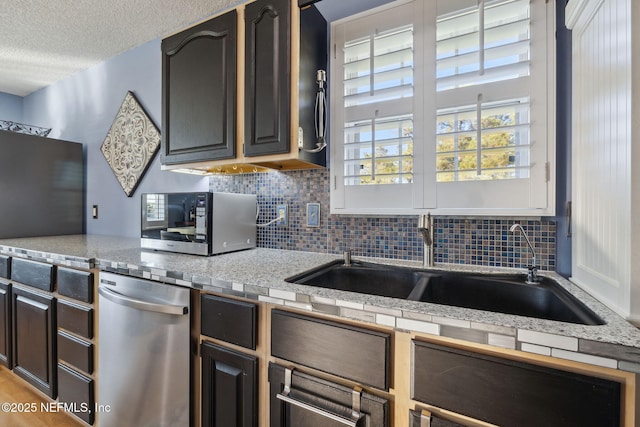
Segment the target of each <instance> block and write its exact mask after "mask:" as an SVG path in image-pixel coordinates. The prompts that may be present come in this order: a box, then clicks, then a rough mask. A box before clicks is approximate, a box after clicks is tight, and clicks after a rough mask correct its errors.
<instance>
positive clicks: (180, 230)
mask: <svg viewBox="0 0 640 427" xmlns="http://www.w3.org/2000/svg"><path fill="white" fill-rule="evenodd" d="M256 211H257V197H256V195H255V194H235V193H211V192H209V193H204V192H203V193H145V194H143V195H142V227H141V228H142V230H141V239H140V242H141V246H142V247H143V248H146V249H155V250H162V251H169V252H179V253H185V254H192V255H216V254H221V253H225V252H232V251H238V250H242V249H250V248H255V247H256V234H257V233H256Z"/></svg>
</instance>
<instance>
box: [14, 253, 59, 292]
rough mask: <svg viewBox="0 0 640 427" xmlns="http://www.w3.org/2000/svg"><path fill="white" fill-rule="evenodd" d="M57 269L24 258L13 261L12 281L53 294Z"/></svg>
mask: <svg viewBox="0 0 640 427" xmlns="http://www.w3.org/2000/svg"><path fill="white" fill-rule="evenodd" d="M55 271H56V267H55V266H54V265H51V264H46V263H44V262H38V261H31V260H27V259H22V258H13V259H12V260H11V280H15V281H16V282H19V283H22V284H24V285H29V286H33V287H34V288H38V289H42V290H43V291H49V292H53V285H54V278H55Z"/></svg>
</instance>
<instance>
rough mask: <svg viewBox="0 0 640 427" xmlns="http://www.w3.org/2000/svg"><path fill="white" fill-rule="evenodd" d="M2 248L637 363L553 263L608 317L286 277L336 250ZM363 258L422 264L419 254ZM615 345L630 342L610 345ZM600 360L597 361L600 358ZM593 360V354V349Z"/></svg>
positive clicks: (635, 344) (46, 243) (15, 244)
mask: <svg viewBox="0 0 640 427" xmlns="http://www.w3.org/2000/svg"><path fill="white" fill-rule="evenodd" d="M0 253H2V254H5V255H12V256H20V257H27V258H32V259H36V260H42V261H48V262H54V263H58V264H62V265H68V266H71V267H80V268H94V267H95V268H98V269H100V270H104V271H111V272H118V273H122V274H127V275H133V276H138V277H144V278H148V279H152V280H157V281H161V282H166V283H169V284H175V285H180V286H188V287H193V288H197V289H203V290H209V291H214V292H221V293H226V294H231V295H236V296H243V297H247V298H251V299H256V300H260V301H264V302H270V303H274V304H280V305H284V306H288V307H293V308H300V309H305V310H309V311H314V312H321V313H326V314H332V315H338V316H342V317H348V318H352V319H357V320H362V321H365V322H370V323H376V324H380V325H385V326H393V327H396V328H398V329H407V330H415V331H419V332H427V333H433V334H435V335H444V336H450V337H454V338H461V339H468V340H471V341H476V342H484V343H488V344H493V345H497V346H501V347H506V348H514V349H519V350H523V351H530V352H534V353H540V354H547V353H548V354H549V355H560V357H564V356H568V357H567V358H571V357H573V355H574V354H577V353H588V354H590V355H592V357H596V358H602V359H603V360H602V363H599V364H602V365H603V366H609V367H616V368H618V365H617V363H618V362H620V363H621V364H620V366H622V364H625V366H624V368H625V369H627V370H634V371H636V372H640V330H638V329H637V328H635V327H633V325H631V324H630V323H628V322H627V321H626V320H624V319H623V318H622V317H620V316H619V315H617V314H616V313H614V312H613V311H612V310H610V309H608V308H607V307H605V306H604V305H603V304H601V303H600V302H598V301H597V300H595V299H594V298H593V297H591V296H590V295H589V294H587V293H586V292H584V291H582V290H581V289H580V288H578V287H577V286H576V285H574V284H572V283H571V282H569V281H567V280H565V279H563V278H562V277H561V276H559V275H557V274H556V273H553V272H542V274H543V275H547V276H551V277H552V278H554V279H556V280H558V281H559V282H560V284H561V285H562V286H564V287H565V289H567V290H568V291H569V292H570V293H572V294H573V295H574V296H576V297H577V298H578V299H579V300H581V301H582V302H583V303H584V304H585V305H587V306H588V307H589V308H591V309H592V310H593V311H594V312H595V313H596V314H598V315H599V316H600V317H602V318H603V319H604V320H605V322H606V324H605V325H602V326H584V325H576V324H571V323H564V322H556V321H551V320H542V319H534V318H528V317H522V316H514V315H507V314H500V313H493V312H487V311H480V310H471V309H464V308H457V307H451V306H445V305H438V304H430V303H423V302H417V301H407V300H400V299H395V298H387V297H379V296H372V295H363V294H358V293H352V292H346V291H338V290H331V289H324V288H318V287H312V286H305V285H296V284H291V283H287V282H285V281H284V279H285V278H287V277H290V276H293V275H296V274H298V273H300V272H303V271H306V270H309V269H312V268H314V267H317V266H319V265H322V264H325V263H327V262H331V261H333V260H336V259H339V258H340V257H339V256H337V255H329V254H320V253H312V252H298V251H287V250H277V249H265V248H256V249H250V250H244V251H239V252H233V253H228V254H222V255H217V256H212V257H200V256H193V255H183V254H172V253H166V252H155V251H150V250H143V249H141V248H140V244H139V239H135V238H127V237H114V236H98V235H73V236H56V237H35V238H21V239H2V240H0ZM359 259H362V260H365V261H369V262H378V263H383V264H393V265H402V266H409V267H420V264H419V263H417V262H407V261H394V260H388V259H365V258H359ZM436 268H439V269H445V270H451V269H455V270H460V269H463V270H470V271H481V272H488V271H491V272H496V271H498V272H511V273H512V272H514V270H513V269H487V268H483V267H469V266H466V267H465V266H459V265H439V266H436ZM516 271H518V270H516ZM611 345H614V346H616V347H617V346H624V348H622V349H621V348H613V347H611ZM562 352H571V354H569V355H566V354H564V353H562ZM614 357H615V360H614V359H613V358H614ZM609 359H611V360H613V361H614V362H615V363H616V366H613V365H614V363H613V362H609V361H608V360H609ZM594 360H595V361H596V362H600V360H598V359H594ZM588 362H593V361H592V360H591V359H589V360H588ZM628 365H631V367H629V366H628Z"/></svg>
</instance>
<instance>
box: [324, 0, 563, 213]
mask: <svg viewBox="0 0 640 427" xmlns="http://www.w3.org/2000/svg"><path fill="white" fill-rule="evenodd" d="M553 14H554V5H553V2H551V4H547V2H546V1H545V0H455V1H454V0H433V1H427V2H425V1H418V0H416V1H402V0H400V1H396V2H394V3H393V4H392V5H391V6H383V7H382V8H378V9H375V10H373V11H370V12H365V13H363V14H359V15H356V16H354V17H350V18H345V19H344V20H341V21H338V22H335V23H333V24H332V46H333V56H332V70H331V71H332V72H331V75H330V80H331V99H332V112H331V114H332V115H331V132H332V133H331V144H332V147H331V179H332V182H331V208H332V212H334V213H365V214H366V213H387V212H388V213H399V214H416V213H420V212H421V211H425V210H429V211H430V212H433V213H436V214H439V213H441V214H458V213H460V214H465V215H466V214H483V215H486V214H497V215H514V214H523V215H529V214H534V215H551V214H553V211H554V201H553V198H554V197H553V196H554V193H553V175H554V174H553V168H552V165H553V157H554V156H553V152H554V150H553V148H554V144H555V142H554V130H553V123H554V122H553V116H554V111H555V110H554V90H555V88H554V86H553V82H554V79H553V70H554V68H553V64H554V60H555V46H554V39H553V32H554V26H553V23H554V21H553V19H552V17H553Z"/></svg>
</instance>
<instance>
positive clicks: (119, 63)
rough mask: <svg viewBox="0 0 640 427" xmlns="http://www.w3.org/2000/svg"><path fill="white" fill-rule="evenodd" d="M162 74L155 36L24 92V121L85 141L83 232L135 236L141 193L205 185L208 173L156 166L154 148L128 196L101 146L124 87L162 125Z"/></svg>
mask: <svg viewBox="0 0 640 427" xmlns="http://www.w3.org/2000/svg"><path fill="white" fill-rule="evenodd" d="M161 78H162V55H161V52H160V40H159V39H157V40H154V41H151V42H149V43H146V44H144V45H142V46H139V47H137V48H135V49H132V50H130V51H128V52H125V53H123V54H121V55H118V56H116V57H114V58H112V59H110V60H108V61H105V62H103V63H100V64H98V65H96V66H94V67H92V68H90V69H87V70H84V71H81V72H78V73H76V74H74V75H73V76H71V77H69V78H66V79H64V80H61V81H59V82H57V83H54V84H52V85H50V86H47V87H46V88H44V89H41V90H38V91H36V92H34V93H32V94H30V95H28V96H26V97H25V98H24V101H23V121H24V122H25V123H29V124H32V125H36V126H43V127H50V128H52V131H51V133H50V135H49V136H50V137H52V138H57V139H63V140H67V141H74V142H80V143H82V144H84V147H85V150H84V152H85V161H86V163H85V164H86V194H87V196H86V206H85V214H86V218H87V220H86V223H87V233H88V234H108V235H121V236H134V237H136V236H139V233H140V194H141V193H144V192H157V191H202V190H204V191H206V190H208V178H201V177H195V176H191V175H184V174H177V173H173V172H166V171H161V170H160V156H159V154H158V155H157V156H156V158H155V159H154V161H153V163H152V164H151V166H150V168H149V169H148V171H147V173H146V175H145V176H144V178H143V179H142V181H141V183H140V185H139V186H138V188H137V190H136V191H135V193H134V194H133V195H132V197H130V198H128V197H127V196H126V195H125V193H124V191H123V190H122V187H120V184H119V183H118V181H117V180H116V178H115V176H114V174H113V172H112V171H111V169H110V168H109V165H108V164H107V162H106V160H105V158H104V156H103V154H102V152H101V151H100V147H101V145H102V143H103V141H104V138H105V136H106V135H107V133H108V131H109V129H110V128H111V123H112V121H113V119H114V117H115V115H116V114H117V112H118V109H119V108H120V105H121V104H122V101H123V99H124V97H125V95H126V94H127V91H131V92H133V93H134V95H135V96H136V98H137V99H138V102H139V103H140V104H141V105H142V106H143V107H144V109H145V110H146V112H147V114H148V115H149V117H150V118H151V120H152V121H153V122H154V123H155V124H156V126H157V127H158V129H161V111H162V105H161V102H162V92H161ZM93 205H98V207H99V217H98V219H92V217H91V208H92V206H93Z"/></svg>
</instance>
